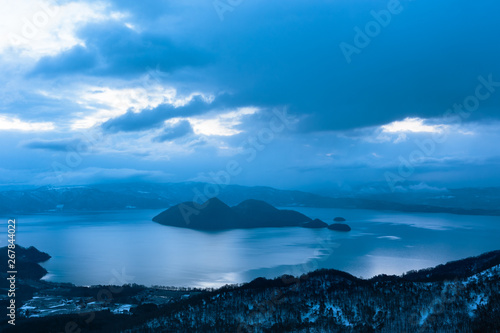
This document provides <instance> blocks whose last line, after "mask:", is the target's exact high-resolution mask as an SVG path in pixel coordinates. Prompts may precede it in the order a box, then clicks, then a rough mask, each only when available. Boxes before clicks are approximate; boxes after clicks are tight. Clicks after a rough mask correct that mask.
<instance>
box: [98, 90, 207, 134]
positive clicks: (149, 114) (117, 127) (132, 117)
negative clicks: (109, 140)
mask: <svg viewBox="0 0 500 333" xmlns="http://www.w3.org/2000/svg"><path fill="white" fill-rule="evenodd" d="M209 108H210V103H208V102H207V101H206V100H205V99H204V98H203V97H202V96H200V95H196V96H194V97H193V98H192V99H191V101H189V102H188V103H187V104H186V105H183V106H179V107H175V106H174V105H172V104H161V105H159V106H157V107H155V108H152V109H148V110H142V111H141V112H134V111H132V110H130V111H128V112H127V113H125V114H124V115H121V116H119V117H116V118H113V119H110V120H108V121H106V122H105V123H103V124H102V125H101V127H102V129H103V130H104V131H106V132H110V133H116V132H135V131H144V130H147V129H152V128H159V127H161V126H162V125H163V122H164V121H165V120H168V119H172V118H177V117H190V116H193V115H197V114H201V113H204V112H206V111H207V110H209Z"/></svg>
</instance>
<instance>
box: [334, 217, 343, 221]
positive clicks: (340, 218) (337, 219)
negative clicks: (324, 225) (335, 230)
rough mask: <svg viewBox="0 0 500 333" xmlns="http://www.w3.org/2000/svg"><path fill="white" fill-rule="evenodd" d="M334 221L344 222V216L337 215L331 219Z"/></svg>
mask: <svg viewBox="0 0 500 333" xmlns="http://www.w3.org/2000/svg"><path fill="white" fill-rule="evenodd" d="M333 221H334V222H345V218H343V217H340V216H337V217H336V218H334V219H333Z"/></svg>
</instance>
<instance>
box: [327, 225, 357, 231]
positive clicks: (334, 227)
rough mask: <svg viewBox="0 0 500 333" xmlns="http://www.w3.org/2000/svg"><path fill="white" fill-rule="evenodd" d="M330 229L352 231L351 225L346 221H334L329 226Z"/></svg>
mask: <svg viewBox="0 0 500 333" xmlns="http://www.w3.org/2000/svg"><path fill="white" fill-rule="evenodd" d="M328 229H330V230H335V231H343V232H347V231H351V227H350V226H348V225H347V224H344V223H333V224H330V225H329V226H328Z"/></svg>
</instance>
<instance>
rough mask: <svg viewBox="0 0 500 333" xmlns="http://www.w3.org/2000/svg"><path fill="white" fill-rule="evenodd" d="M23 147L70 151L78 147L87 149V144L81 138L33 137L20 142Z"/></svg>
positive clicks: (83, 149)
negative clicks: (44, 138)
mask: <svg viewBox="0 0 500 333" xmlns="http://www.w3.org/2000/svg"><path fill="white" fill-rule="evenodd" d="M21 146H22V147H23V148H28V149H40V150H51V151H71V149H78V151H79V152H83V151H86V150H87V148H88V147H87V145H86V144H85V143H84V142H83V141H82V140H81V139H60V140H57V139H55V140H42V139H33V140H29V141H25V142H22V143H21Z"/></svg>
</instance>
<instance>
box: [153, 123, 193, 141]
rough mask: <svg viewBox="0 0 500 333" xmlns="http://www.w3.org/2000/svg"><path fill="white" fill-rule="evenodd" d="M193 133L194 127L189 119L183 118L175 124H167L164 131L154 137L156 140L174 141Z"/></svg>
mask: <svg viewBox="0 0 500 333" xmlns="http://www.w3.org/2000/svg"><path fill="white" fill-rule="evenodd" d="M192 133H193V128H192V127H191V124H190V123H189V121H187V120H181V121H179V122H177V123H175V124H170V125H167V126H165V128H164V129H163V131H162V133H161V134H160V135H158V136H156V137H154V138H153V141H156V142H165V141H173V140H175V139H178V138H181V137H184V136H186V135H188V134H192Z"/></svg>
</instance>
